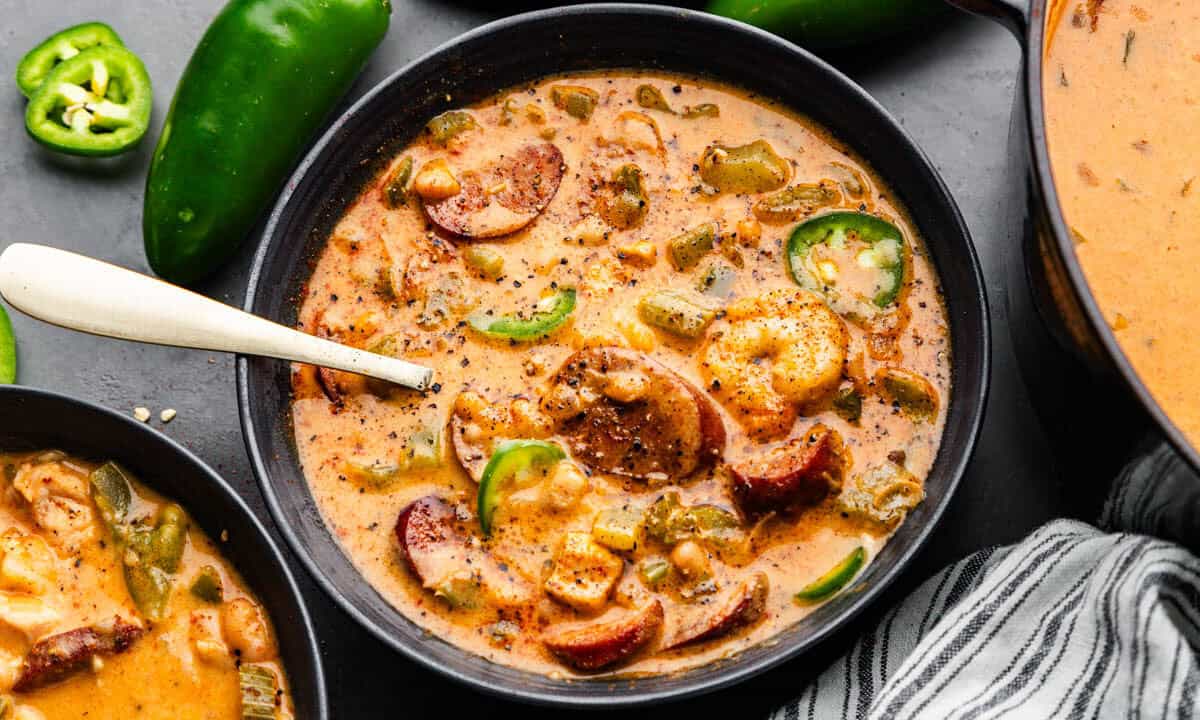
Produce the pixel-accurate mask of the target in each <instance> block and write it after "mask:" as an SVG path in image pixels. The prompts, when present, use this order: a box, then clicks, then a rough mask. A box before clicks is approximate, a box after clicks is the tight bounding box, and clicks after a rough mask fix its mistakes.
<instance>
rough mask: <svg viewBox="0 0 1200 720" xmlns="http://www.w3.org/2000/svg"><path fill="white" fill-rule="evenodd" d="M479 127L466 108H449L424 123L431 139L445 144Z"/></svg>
mask: <svg viewBox="0 0 1200 720" xmlns="http://www.w3.org/2000/svg"><path fill="white" fill-rule="evenodd" d="M477 127H479V124H478V123H476V122H475V117H474V116H473V115H471V113H469V112H467V111H466V110H450V111H447V112H444V113H442V114H441V115H438V116H437V117H435V118H434V119H432V120H430V121H429V122H428V123H426V124H425V128H426V129H427V130H429V134H430V135H432V136H433V141H434V142H436V143H438V144H439V145H445V144H446V143H448V142H450V140H452V139H453V138H455V137H458V136H459V135H461V134H463V133H465V132H467V131H468V130H474V129H475V128H477Z"/></svg>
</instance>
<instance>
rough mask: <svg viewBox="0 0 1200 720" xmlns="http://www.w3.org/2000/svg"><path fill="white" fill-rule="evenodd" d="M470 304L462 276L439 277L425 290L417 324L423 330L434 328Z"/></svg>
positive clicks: (447, 275)
mask: <svg viewBox="0 0 1200 720" xmlns="http://www.w3.org/2000/svg"><path fill="white" fill-rule="evenodd" d="M471 303H472V300H471V299H470V297H469V296H468V294H467V290H466V283H465V282H464V280H463V277H462V275H461V274H460V273H458V272H448V273H446V274H445V275H441V276H439V277H438V279H437V281H436V282H435V284H434V285H433V287H431V288H429V289H428V290H427V292H426V294H425V302H424V304H423V305H422V306H421V314H420V315H418V316H417V324H418V325H420V326H421V327H423V328H431V327H435V326H437V325H439V324H441V323H442V322H444V321H446V320H449V319H451V318H452V317H454V316H455V315H456V314H457V313H458V312H459V311H462V310H465V309H466V308H468V307H470V306H471Z"/></svg>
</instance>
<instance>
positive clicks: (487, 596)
mask: <svg viewBox="0 0 1200 720" xmlns="http://www.w3.org/2000/svg"><path fill="white" fill-rule="evenodd" d="M300 323H301V325H302V327H304V328H306V329H307V330H308V331H310V332H313V333H316V334H318V335H322V336H325V337H330V338H334V339H336V340H337V341H339V342H342V343H346V344H350V345H355V346H358V347H362V348H367V349H369V350H372V351H374V352H379V353H384V354H391V355H395V356H398V357H404V358H408V359H412V360H415V361H418V362H423V363H426V364H429V365H430V366H432V367H433V368H434V369H435V372H436V375H435V380H436V383H437V384H435V385H434V386H433V389H432V390H431V391H429V392H426V393H418V392H414V391H410V390H404V389H400V388H395V387H388V386H386V385H382V384H380V383H377V382H374V381H367V380H365V379H363V378H361V377H357V376H354V375H350V374H346V373H337V372H331V371H328V370H323V369H322V370H316V369H314V368H311V367H305V366H297V367H296V368H295V369H294V374H293V380H294V395H295V400H294V403H293V408H292V409H293V421H294V429H295V439H296V444H297V447H298V449H299V452H300V456H301V460H302V463H303V468H304V473H305V476H306V478H307V480H308V483H309V486H310V488H311V490H312V493H313V496H314V497H315V498H316V501H317V503H318V504H319V506H320V508H321V510H322V512H323V514H324V518H325V521H326V522H327V523H328V525H329V527H330V528H331V530H332V532H333V533H334V534H335V535H336V537H337V538H338V539H339V540H340V542H341V544H342V547H343V548H344V549H345V551H346V553H347V554H348V555H349V557H350V558H351V559H352V560H353V562H354V563H355V565H356V566H357V567H358V568H359V569H360V570H361V572H362V573H363V575H364V576H365V578H366V580H367V582H369V583H371V585H373V586H374V587H375V588H376V589H377V590H378V591H379V592H380V593H381V594H382V595H383V597H385V598H387V599H388V600H389V601H391V602H392V603H393V604H394V605H395V606H396V608H397V609H398V610H399V611H400V612H402V613H404V614H405V615H406V616H407V617H408V618H410V619H411V620H413V621H414V622H416V623H418V624H420V625H421V626H423V627H425V628H427V629H428V630H429V632H430V633H432V634H433V635H436V636H437V637H440V638H442V639H444V640H446V641H448V642H451V643H454V644H456V645H459V646H461V647H463V648H466V649H467V650H469V651H471V652H473V653H478V654H479V655H482V656H484V657H486V658H488V659H490V660H493V661H495V662H498V663H504V664H506V665H512V666H515V667H518V668H523V669H527V670H530V671H533V672H539V673H547V674H551V675H555V676H564V677H569V676H574V675H579V674H584V673H589V674H591V673H623V674H655V673H667V672H674V671H679V670H685V669H687V668H691V667H695V666H697V665H700V664H703V663H706V662H710V661H712V660H714V659H716V658H720V657H725V656H729V655H732V654H735V653H737V652H738V651H740V650H742V649H744V648H746V647H748V646H750V645H752V644H754V643H758V642H761V641H763V640H766V639H768V638H770V637H772V636H774V635H776V634H777V633H779V632H780V631H781V630H783V629H784V628H786V627H788V626H789V625H792V624H793V623H795V622H796V621H798V620H799V619H801V618H803V617H804V616H805V615H806V614H808V613H810V612H811V611H812V609H813V608H814V607H815V606H817V605H819V604H820V603H821V602H823V601H824V600H825V599H827V598H829V597H832V596H834V595H835V594H836V593H837V592H838V591H839V590H841V589H844V588H845V587H847V586H848V584H849V583H850V582H852V581H853V578H854V577H855V576H856V574H857V573H858V572H860V570H861V568H862V567H863V566H864V565H865V563H867V562H869V561H870V559H871V558H873V557H874V556H875V555H876V554H877V553H878V551H879V549H880V548H881V547H882V546H883V544H884V543H885V542H886V541H887V538H888V537H889V535H890V533H891V532H892V531H893V530H894V528H895V527H896V526H897V524H899V523H900V522H901V521H902V520H903V518H904V516H905V514H906V513H907V511H908V510H909V509H911V508H912V507H913V506H915V505H916V504H917V503H919V502H920V501H921V500H922V498H923V497H924V490H923V481H924V478H925V476H926V474H927V473H928V472H929V470H930V467H931V466H932V464H933V461H934V457H935V454H936V452H937V449H938V443H939V440H940V438H941V435H942V427H943V423H944V420H945V414H946V405H947V402H948V400H949V393H950V388H951V377H950V357H949V353H950V347H949V342H948V328H947V320H946V315H945V310H944V307H943V304H942V301H941V298H940V296H939V287H938V280H937V278H936V276H935V275H934V272H933V268H932V266H931V264H930V262H929V260H928V258H927V257H926V255H925V250H924V247H923V245H922V242H921V239H920V238H919V237H918V235H917V233H916V231H915V228H914V227H913V225H912V223H911V222H910V221H909V219H908V218H907V216H906V215H905V213H904V210H903V209H902V208H901V207H900V206H899V205H898V204H897V202H896V200H895V198H894V196H893V195H892V193H891V191H890V190H889V189H888V188H887V187H886V186H885V185H883V184H882V182H881V181H880V179H879V178H878V177H876V176H875V175H874V174H873V173H872V171H871V170H870V168H869V167H867V166H866V165H865V164H864V163H863V162H862V161H861V160H860V159H858V158H857V157H856V156H855V155H854V154H853V153H851V152H850V151H849V149H848V148H847V147H846V146H844V145H843V144H841V143H840V142H839V141H837V140H835V139H834V138H832V137H831V136H830V135H829V134H828V133H827V132H825V131H824V130H822V129H821V128H820V127H818V126H816V125H815V124H813V123H812V122H811V121H809V120H807V119H805V118H802V117H798V116H796V115H794V114H792V113H790V112H788V111H787V110H786V109H784V108H781V107H779V106H777V105H774V104H772V103H770V102H768V101H766V100H764V99H763V98H759V97H755V96H753V95H749V94H746V93H744V92H740V91H738V90H736V89H733V88H730V87H726V86H722V85H720V84H718V83H715V82H712V81H708V80H699V81H698V80H696V79H693V78H687V77H678V76H670V75H658V74H637V73H631V72H607V73H600V74H587V75H578V76H570V77H555V78H550V79H547V80H545V81H542V82H538V83H534V84H532V85H529V86H527V87H520V88H515V89H512V90H510V91H508V92H504V93H501V94H499V95H497V96H495V97H494V98H492V99H489V100H487V101H485V102H482V103H480V104H477V105H474V106H471V107H466V108H462V109H460V110H454V111H450V112H448V113H445V114H443V115H439V116H438V117H436V118H433V119H432V120H431V121H430V123H429V125H428V127H427V128H426V130H425V131H424V132H422V133H421V134H419V136H418V137H416V138H414V139H413V140H412V142H411V144H409V145H408V146H407V147H405V148H404V149H403V150H402V151H401V152H400V153H398V154H397V155H396V156H395V157H394V158H392V159H391V162H390V163H389V164H388V166H387V167H386V168H384V169H383V170H382V172H381V173H380V175H379V176H378V178H377V179H376V181H375V182H373V183H371V184H370V185H369V186H368V187H367V188H366V189H365V190H364V191H363V192H362V194H361V196H360V197H359V198H358V199H357V201H356V202H354V203H353V205H352V206H351V207H350V209H349V210H348V211H347V212H346V214H345V216H344V217H343V218H342V219H341V220H340V222H339V223H338V224H337V226H336V229H335V230H334V231H333V233H332V235H331V236H330V238H329V241H328V244H327V246H326V247H325V248H324V250H323V251H322V252H321V254H320V256H319V258H318V259H317V261H316V263H315V267H314V270H313V274H312V277H311V280H310V281H309V282H308V285H307V287H306V292H305V296H304V298H303V301H302V306H301V308H300Z"/></svg>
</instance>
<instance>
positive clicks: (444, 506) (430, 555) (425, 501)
mask: <svg viewBox="0 0 1200 720" xmlns="http://www.w3.org/2000/svg"><path fill="white" fill-rule="evenodd" d="M396 539H397V540H399V541H400V550H401V551H402V552H403V554H404V558H405V560H407V561H408V566H409V568H410V569H411V570H412V571H413V574H414V575H416V576H417V579H418V580H420V581H421V584H422V585H424V586H425V587H432V586H433V585H434V584H436V583H437V582H438V581H440V580H441V579H442V578H444V577H446V576H447V575H449V574H450V573H452V572H453V571H454V570H456V569H458V568H459V567H460V566H461V565H463V564H465V563H466V562H467V554H468V550H469V545H468V543H467V535H466V533H465V532H463V530H462V529H461V528H459V526H458V518H457V516H456V515H455V514H454V508H452V507H450V504H449V503H447V502H446V501H445V500H443V499H441V498H439V497H436V496H434V495H428V496H426V497H423V498H421V499H420V500H416V501H414V502H413V503H411V504H410V505H409V506H408V507H406V508H404V509H403V510H401V511H400V516H399V517H398V518H397V519H396Z"/></svg>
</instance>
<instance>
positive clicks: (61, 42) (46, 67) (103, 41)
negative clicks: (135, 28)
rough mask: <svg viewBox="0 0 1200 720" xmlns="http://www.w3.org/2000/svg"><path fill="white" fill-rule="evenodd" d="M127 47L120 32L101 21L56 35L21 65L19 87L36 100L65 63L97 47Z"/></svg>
mask: <svg viewBox="0 0 1200 720" xmlns="http://www.w3.org/2000/svg"><path fill="white" fill-rule="evenodd" d="M98 45H99V46H104V47H124V46H125V43H123V42H121V38H120V36H118V35H117V33H116V31H115V30H113V29H112V28H110V27H109V26H107V25H105V24H104V23H101V22H89V23H83V24H82V25H76V26H74V27H69V28H67V29H66V30H61V31H59V32H56V33H54V34H53V35H51V36H50V37H48V38H46V39H45V40H43V41H42V42H41V43H40V44H39V45H38V46H37V47H35V48H34V49H32V50H30V51H29V52H27V53H25V57H23V58H21V62H20V63H19V64H18V65H17V87H19V88H21V93H22V94H24V95H25V97H33V94H34V93H36V92H37V90H38V88H40V87H41V86H42V83H43V81H45V79H46V77H47V76H48V75H50V73H51V72H53V71H54V69H55V68H56V67H58V65H59V64H60V63H62V61H64V60H70V59H71V58H73V57H75V56H76V55H78V54H79V53H81V52H83V51H84V50H87V49H88V48H92V47H96V46H98Z"/></svg>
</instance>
